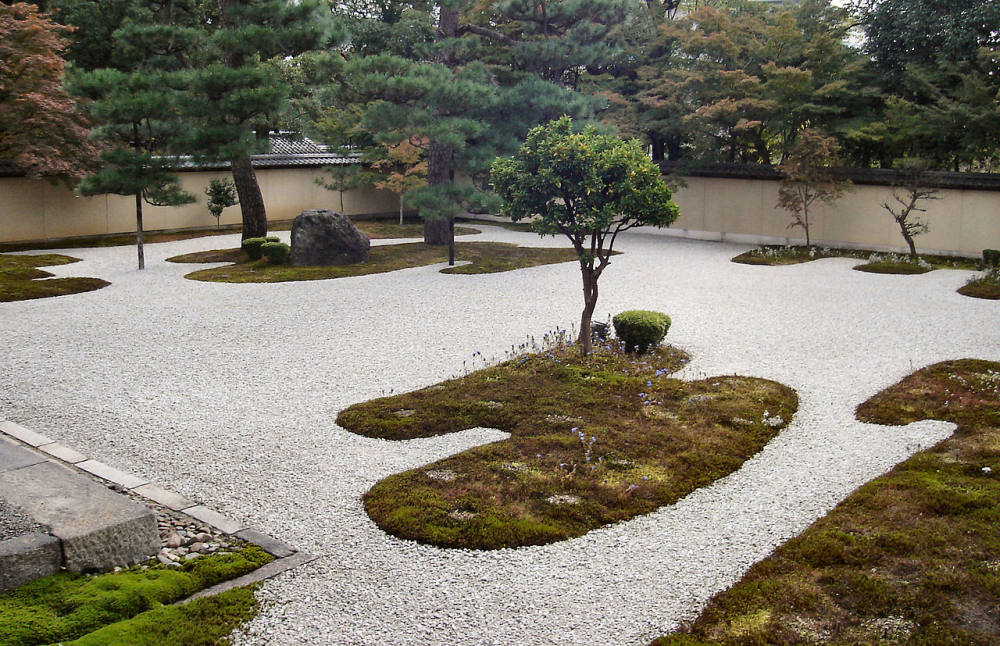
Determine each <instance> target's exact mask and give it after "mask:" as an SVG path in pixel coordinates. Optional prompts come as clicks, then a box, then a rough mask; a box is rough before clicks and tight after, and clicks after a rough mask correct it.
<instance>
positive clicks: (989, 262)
mask: <svg viewBox="0 0 1000 646" xmlns="http://www.w3.org/2000/svg"><path fill="white" fill-rule="evenodd" d="M983 265H984V266H986V267H1000V249H983Z"/></svg>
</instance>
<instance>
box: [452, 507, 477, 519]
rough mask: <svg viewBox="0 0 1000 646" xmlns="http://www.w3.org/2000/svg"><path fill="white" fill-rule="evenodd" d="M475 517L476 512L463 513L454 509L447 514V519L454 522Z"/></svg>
mask: <svg viewBox="0 0 1000 646" xmlns="http://www.w3.org/2000/svg"><path fill="white" fill-rule="evenodd" d="M475 517H476V512H474V511H465V510H464V509H455V510H452V511H449V512H448V518H453V519H455V520H471V519H473V518H475Z"/></svg>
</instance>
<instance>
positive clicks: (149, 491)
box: [132, 484, 196, 511]
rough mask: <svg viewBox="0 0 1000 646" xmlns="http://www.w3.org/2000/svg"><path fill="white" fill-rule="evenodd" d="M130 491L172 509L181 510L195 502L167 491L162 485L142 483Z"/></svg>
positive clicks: (193, 504)
mask: <svg viewBox="0 0 1000 646" xmlns="http://www.w3.org/2000/svg"><path fill="white" fill-rule="evenodd" d="M132 491H134V492H135V493H137V494H139V495H140V496H144V497H146V498H149V499H150V500H152V501H153V502H158V503H160V504H161V505H163V506H164V507H169V508H170V509H173V510H174V511H181V510H182V509H187V508H188V507H193V506H195V504H196V503H195V502H194V501H191V500H188V499H187V498H185V497H184V496H182V495H180V494H177V493H174V492H173V491H168V490H166V489H163V488H162V487H158V486H156V485H155V484H144V485H142V486H141V487H136V488H135V489H133V490H132Z"/></svg>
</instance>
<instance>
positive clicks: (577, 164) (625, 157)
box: [491, 116, 678, 355]
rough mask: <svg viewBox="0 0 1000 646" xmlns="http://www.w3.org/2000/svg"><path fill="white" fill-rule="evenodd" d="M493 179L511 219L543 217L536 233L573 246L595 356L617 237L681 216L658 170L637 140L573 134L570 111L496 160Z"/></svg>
mask: <svg viewBox="0 0 1000 646" xmlns="http://www.w3.org/2000/svg"><path fill="white" fill-rule="evenodd" d="M491 178H492V182H493V187H494V188H495V189H496V191H497V193H498V194H499V196H500V198H501V199H502V200H503V207H502V213H503V214H504V215H505V216H507V217H509V218H511V219H512V220H513V221H515V222H517V221H518V220H521V219H524V218H529V217H533V216H537V219H535V220H534V222H533V223H532V224H533V228H534V230H535V232H537V233H538V234H539V235H543V236H544V235H557V234H562V235H564V236H566V237H567V238H569V240H570V242H572V243H573V248H574V249H576V253H577V256H578V257H579V259H580V272H581V274H582V277H583V302H584V307H583V314H582V315H581V317H580V337H579V342H580V348H581V352H582V354H584V355H587V354H590V351H591V334H590V321H591V317H592V316H593V314H594V308H595V306H596V305H597V296H598V290H597V281H598V279H599V278H600V277H601V273H602V272H603V271H604V269H605V268H606V267H607V266H608V263H609V262H610V261H611V254H612V250H613V247H614V244H615V240H616V239H617V237H618V234H619V233H621V232H622V231H627V230H628V229H631V228H634V227H637V226H642V225H653V226H658V227H662V226H667V225H669V224H670V223H671V222H673V221H674V220H675V219H676V218H677V213H678V211H677V205H675V204H674V203H673V202H672V201H671V200H670V197H671V194H670V190H669V189H668V188H667V186H666V184H664V183H663V180H662V179H661V178H660V169H659V168H658V167H657V166H656V164H654V163H653V162H652V161H650V159H649V157H647V156H646V152H645V150H644V149H643V146H642V144H641V143H640V142H639V141H637V140H635V139H633V140H629V141H623V140H621V139H619V138H617V137H613V136H609V135H602V134H599V133H598V132H597V130H596V129H594V128H593V127H589V128H586V129H585V130H584V131H583V132H573V123H572V120H571V119H570V118H569V117H566V116H564V117H562V118H560V119H557V120H556V121H552V122H549V123H548V124H546V125H542V126H538V127H536V128H533V129H531V130H530V131H529V132H528V137H527V139H526V141H525V143H524V144H523V145H522V146H521V149H520V151H519V152H518V153H517V154H516V155H514V156H512V157H502V158H499V159H497V160H496V161H495V162H494V163H493V168H492V174H491Z"/></svg>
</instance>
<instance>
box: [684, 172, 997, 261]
mask: <svg viewBox="0 0 1000 646" xmlns="http://www.w3.org/2000/svg"><path fill="white" fill-rule="evenodd" d="M686 181H687V186H686V187H683V188H680V189H678V190H677V191H676V193H675V194H674V201H675V202H676V203H677V205H678V207H680V212H681V214H680V217H678V218H677V220H676V221H675V222H674V225H673V227H671V229H670V231H671V232H673V233H676V234H678V235H683V236H687V237H696V238H704V239H712V240H735V241H746V242H764V243H778V244H795V243H799V242H804V240H805V234H804V232H803V231H802V229H801V228H794V229H789V228H787V227H788V223H789V222H791V214H789V213H788V212H787V211H784V210H782V209H778V208H775V206H774V205H775V204H776V203H777V200H778V183H777V182H774V181H768V180H752V179H728V178H727V179H721V178H705V177H689V178H687V180H686ZM937 197H938V198H939V199H937V200H932V201H925V202H921V203H920V207H921V208H926V209H927V212H926V213H921V214H919V215H920V216H921V217H922V218H924V219H925V221H926V222H927V223H928V225H929V226H930V231H929V232H928V233H926V234H924V235H921V236H917V237H916V238H915V241H916V245H917V250H918V251H923V252H925V253H945V254H956V255H972V256H978V255H979V254H980V253H981V251H982V250H983V249H984V248H987V247H992V248H996V247H1000V192H996V191H974V190H954V189H942V190H941V191H939V192H938V194H937ZM889 200H892V189H891V187H888V186H870V185H861V184H859V185H855V186H854V190H852V191H851V192H849V193H847V194H845V195H844V196H843V197H841V198H840V199H839V200H837V201H836V202H834V203H833V204H829V205H827V204H822V203H818V204H814V205H813V208H812V209H810V222H811V225H810V237H811V238H812V241H813V242H814V243H815V244H821V245H829V246H847V247H864V248H873V249H879V250H898V251H902V250H905V249H906V242H905V241H904V240H903V237H902V236H901V235H900V232H899V227H898V226H897V225H896V223H895V221H894V220H893V219H892V216H890V215H889V213H888V212H887V211H886V210H885V209H884V208H882V203H883V202H885V201H889Z"/></svg>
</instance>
